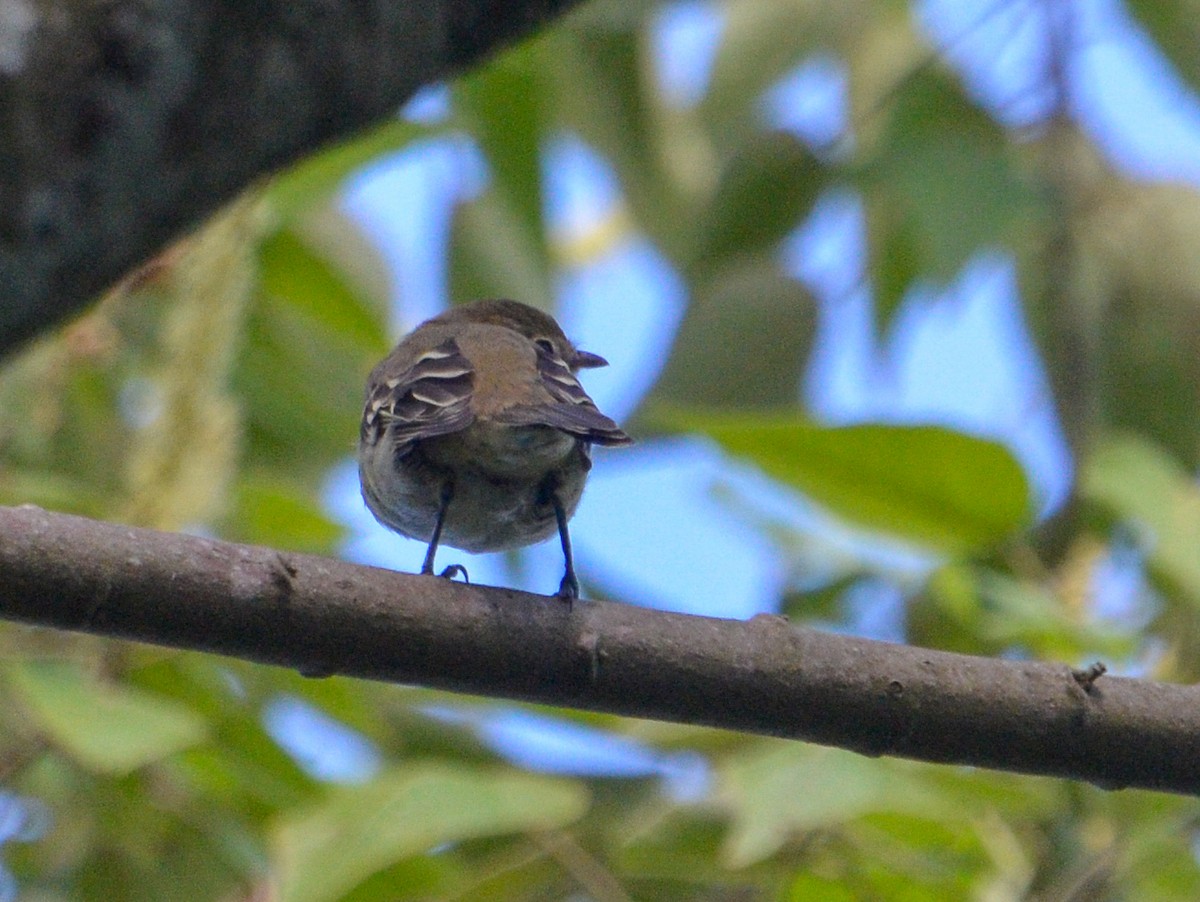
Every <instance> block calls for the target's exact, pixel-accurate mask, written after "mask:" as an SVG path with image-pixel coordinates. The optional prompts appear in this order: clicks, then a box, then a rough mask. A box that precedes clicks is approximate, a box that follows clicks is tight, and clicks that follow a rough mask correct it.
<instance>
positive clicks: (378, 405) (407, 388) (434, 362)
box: [362, 338, 475, 453]
mask: <svg viewBox="0 0 1200 902" xmlns="http://www.w3.org/2000/svg"><path fill="white" fill-rule="evenodd" d="M474 385H475V370H474V368H473V367H472V366H471V361H469V360H468V359H467V358H466V357H464V356H463V354H462V352H461V351H460V350H459V348H458V344H457V343H456V342H455V341H454V339H453V338H448V339H446V341H444V342H442V343H441V344H440V345H438V346H437V347H436V348H431V349H430V350H428V351H425V352H424V353H423V354H421V355H420V356H419V357H418V358H417V359H416V360H415V361H413V363H412V365H411V366H409V367H408V368H407V369H405V370H403V371H401V372H399V373H388V372H387V371H386V370H385V371H384V373H382V374H380V376H379V377H378V378H377V380H376V381H375V382H374V383H373V384H372V385H371V386H370V387H369V389H368V391H367V404H366V407H365V409H364V410H363V422H362V438H363V441H364V442H369V443H372V444H373V443H375V442H377V441H379V440H380V438H381V437H382V436H383V435H384V434H385V432H386V433H388V434H390V435H391V437H392V440H393V441H394V442H395V443H396V451H397V453H403V452H404V450H405V446H408V445H411V444H412V443H413V442H416V441H418V440H420V439H426V438H432V437H433V436H435V435H446V434H447V433H450V432H457V431H458V430H460V429H465V428H467V426H469V425H471V422H472V421H473V420H474V418H475V415H474V414H473V413H472V412H471V393H472V391H473V390H474Z"/></svg>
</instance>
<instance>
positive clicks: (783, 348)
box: [654, 253, 815, 407]
mask: <svg viewBox="0 0 1200 902" xmlns="http://www.w3.org/2000/svg"><path fill="white" fill-rule="evenodd" d="M693 292H694V293H693V295H692V298H691V300H690V302H689V303H688V306H687V311H686V313H685V315H684V318H683V322H682V323H681V324H680V326H679V332H678V335H677V336H676V338H675V345H674V347H673V348H672V350H671V355H670V357H669V358H668V359H667V365H666V368H665V369H664V370H663V373H662V375H661V376H660V377H659V380H658V382H657V384H656V385H655V386H654V400H655V401H666V402H669V403H672V404H693V405H694V404H702V405H706V406H707V405H711V406H714V407H715V406H722V407H724V406H728V407H746V406H751V405H753V406H758V407H765V406H771V407H780V406H783V405H786V404H791V403H793V402H794V401H795V398H796V386H797V385H798V384H799V383H800V378H801V375H802V373H803V371H804V362H805V360H806V358H807V356H808V348H809V345H810V343H811V340H812V336H813V333H814V326H815V323H814V320H815V307H814V305H813V303H812V300H811V299H810V298H809V295H808V292H807V291H806V290H805V288H804V286H803V285H801V284H800V283H799V282H798V281H796V280H795V279H793V278H792V277H791V276H789V275H788V274H787V273H785V272H784V271H783V269H782V267H781V266H780V264H779V260H778V255H777V254H772V253H760V254H757V255H742V256H738V257H734V258H729V259H727V260H725V261H724V265H722V266H720V267H719V268H717V269H716V270H715V271H713V272H710V273H707V274H706V277H705V278H704V279H703V281H701V282H699V283H698V284H695V285H694V286H693ZM764 336H770V340H769V341H764V340H763V337H764ZM751 347H752V348H754V353H753V354H747V353H746V348H751ZM731 374H736V376H732V375H731Z"/></svg>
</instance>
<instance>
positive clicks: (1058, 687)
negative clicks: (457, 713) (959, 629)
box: [0, 506, 1200, 794]
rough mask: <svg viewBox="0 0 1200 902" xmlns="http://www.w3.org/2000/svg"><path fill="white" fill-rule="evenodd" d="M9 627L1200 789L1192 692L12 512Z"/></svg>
mask: <svg viewBox="0 0 1200 902" xmlns="http://www.w3.org/2000/svg"><path fill="white" fill-rule="evenodd" d="M0 617H2V618H5V619H11V620H19V621H24V622H26V623H32V624H39V625H42V626H51V627H57V628H59V629H67V630H76V631H80V632H87V633H92V634H95V635H103V636H116V637H120V638H125V639H135V640H138V641H142V642H152V643H155V644H157V645H167V646H172V647H176V648H188V649H197V650H201V651H209V652H215V653H218V654H223V655H232V656H235V657H240V658H246V659H248V660H251V661H258V662H261V663H265V664H276V665H280V666H283V667H292V668H296V669H297V670H299V671H300V672H302V673H305V674H308V675H311V676H325V675H332V674H344V675H347V676H354V677H361V678H365V679H372V680H385V681H389V682H396V683H406V684H421V685H426V686H435V687H438V688H442V689H449V690H453V691H458V692H470V693H475V694H479V695H488V696H495V697H499V698H510V699H520V700H523V701H531V702H542V703H546V704H551V705H560V706H566V707H575V708H585V709H588V710H593V711H607V712H612V713H615V714H623V715H627V716H631V717H646V718H653V719H657V720H670V721H678V722H681V723H692V724H702V725H705V726H712V727H724V728H727V729H731V730H743V731H747V732H751V733H762V734H767V735H772V736H783V737H789V738H794V739H805V740H808V741H811V742H818V743H822V744H824V745H835V746H840V747H842V748H847V749H852V750H854V751H857V752H861V753H863V754H866V755H898V756H903V757H907V758H917V759H921V760H925V761H935V762H943V763H948V764H969V765H975V766H980V767H991V768H999V769H1002V770H1011V771H1020V772H1024V773H1031V774H1047V775H1052V776H1059V777H1069V778H1073V779H1080V780H1089V781H1091V782H1093V783H1097V784H1099V785H1101V786H1104V787H1107V788H1120V787H1126V786H1138V787H1144V788H1150V789H1161V790H1168V791H1172V792H1183V793H1192V794H1198V793H1200V693H1198V692H1197V690H1196V689H1195V688H1192V687H1185V686H1175V685H1167V684H1163V683H1153V682H1149V681H1146V680H1134V679H1123V678H1120V677H1107V676H1099V677H1098V678H1097V677H1096V675H1095V674H1073V673H1072V671H1071V670H1070V669H1069V668H1067V667H1065V666H1063V665H1061V664H1057V665H1056V664H1046V663H1037V662H1030V661H999V660H991V659H987V658H973V657H968V656H965V655H957V654H948V653H945V652H938V651H928V650H925V649H920V648H911V647H907V646H902V645H892V644H888V643H884V642H874V641H870V640H867V639H856V638H851V637H846V636H837V635H828V634H823V633H819V632H815V631H812V630H807V629H797V628H794V627H792V626H789V625H788V624H787V623H786V622H785V621H784V620H783V619H781V618H778V617H772V616H759V617H756V618H754V619H753V620H750V621H747V622H741V621H732V620H717V619H713V618H709V617H695V616H688V615H683V614H671V613H663V612H660V611H650V610H645V609H642V608H637V607H632V606H630V605H622V604H613V603H609V602H600V601H589V602H578V603H576V604H575V605H574V606H569V605H567V604H565V603H564V602H562V601H561V600H559V599H557V598H549V597H543V596H539V595H529V594H526V593H523V592H515V591H511V590H507V589H496V588H489V587H484V586H467V585H462V584H459V583H453V582H450V581H449V580H444V579H438V578H434V577H423V576H411V575H407V574H402V573H393V572H391V571H389V570H380V569H376V568H373V567H361V566H357V565H354V564H349V563H345V562H343V561H337V560H332V559H329V558H321V557H313V556H310V555H302V554H289V553H284V552H279V551H274V550H272V549H269V548H260V547H254V546H248V545H234V544H231V543H227V542H217V541H212V540H209V539H201V538H196V537H193V536H185V535H175V534H170V533H161V532H154V531H151V530H145V529H133V528H130V527H125V526H116V525H113V524H108V523H100V522H97V521H94V520H86V519H83V518H81V517H73V516H67V515H65V514H54V513H48V512H46V511H43V510H41V509H39V508H35V507H31V506H25V507H19V508H0ZM1089 677H1090V679H1089Z"/></svg>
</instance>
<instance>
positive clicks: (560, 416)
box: [496, 347, 633, 445]
mask: <svg viewBox="0 0 1200 902" xmlns="http://www.w3.org/2000/svg"><path fill="white" fill-rule="evenodd" d="M537 369H538V377H539V379H540V380H541V384H542V387H543V388H545V389H546V391H547V392H548V393H549V395H550V399H551V400H549V401H544V402H540V403H535V404H518V405H515V406H513V407H509V408H506V409H505V410H503V411H501V412H500V413H499V414H497V415H496V420H498V421H499V422H502V423H508V424H509V425H513V426H551V427H553V428H555V429H561V430H562V431H563V432H568V433H570V434H571V435H574V436H577V437H579V438H581V439H583V440H584V441H587V442H592V443H594V444H597V445H628V444H630V443H631V442H632V441H633V439H631V438H630V437H629V436H628V435H626V434H625V432H624V431H623V430H622V429H621V427H620V426H618V425H617V424H616V423H615V422H613V421H612V420H611V419H609V418H608V417H606V416H605V415H604V414H602V413H601V412H600V410H599V408H597V407H596V405H595V403H594V402H593V401H592V399H591V398H589V397H588V395H587V392H585V391H584V390H583V386H582V385H580V384H579V380H578V379H576V378H575V374H574V373H572V372H571V368H570V367H569V366H567V364H566V363H565V362H564V361H563V359H562V358H561V357H559V356H558V355H557V354H554V353H552V352H550V351H547V350H545V349H544V348H541V347H539V348H538V352H537Z"/></svg>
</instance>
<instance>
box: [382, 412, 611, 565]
mask: <svg viewBox="0 0 1200 902" xmlns="http://www.w3.org/2000/svg"><path fill="white" fill-rule="evenodd" d="M463 439H465V441H464V440H463ZM385 445H386V443H380V444H379V445H377V446H376V447H374V448H372V449H370V451H369V453H368V455H367V456H366V458H365V459H364V460H362V461H361V462H360V467H359V469H360V476H361V478H362V491H363V498H364V500H365V501H366V503H367V507H368V508H370V510H371V512H372V513H373V514H374V515H375V517H376V519H377V520H379V521H380V522H381V523H383V525H385V526H387V527H389V528H390V529H393V530H395V531H396V532H399V533H401V534H402V535H406V536H409V537H410V538H414V539H420V540H422V541H426V542H428V541H429V540H430V538H431V537H432V535H433V529H434V524H435V523H436V520H437V513H438V508H439V506H440V504H441V487H442V485H443V484H444V482H445V480H446V478H448V477H449V476H450V474H453V486H454V488H453V497H452V499H451V501H450V507H449V509H448V511H447V514H446V521H445V523H444V525H443V527H442V538H441V541H442V543H444V544H446V545H451V546H453V547H455V548H461V549H463V550H464V551H471V552H483V551H504V550H507V549H511V548H519V547H521V546H523V545H529V544H533V543H535V542H540V541H542V540H543V539H547V538H549V537H550V536H552V535H554V534H555V533H556V532H557V529H558V524H557V520H556V519H555V516H554V506H553V504H552V503H551V502H550V499H549V497H548V496H547V495H546V492H545V489H544V485H545V484H546V479H547V478H549V479H550V480H551V481H552V482H553V483H555V484H557V485H559V489H558V497H559V499H560V501H561V503H562V505H563V509H564V510H565V511H566V513H567V516H568V517H570V516H571V515H572V514H573V513H574V512H575V508H576V506H577V505H578V504H579V498H580V495H581V494H582V493H583V482H584V480H583V479H582V478H576V479H562V478H555V477H556V476H561V475H563V474H566V473H568V472H570V471H576V470H579V471H580V472H579V475H580V476H582V475H583V474H584V473H586V469H587V467H588V466H589V465H590V463H589V461H588V458H587V453H586V451H585V449H584V448H583V446H582V444H581V443H580V442H579V441H578V440H576V439H575V438H573V437H572V436H569V435H566V434H565V433H562V432H559V431H558V430H554V429H548V428H546V427H534V428H522V429H514V428H512V427H508V428H506V429H504V431H503V432H502V433H501V432H497V431H496V430H494V429H486V430H476V429H474V427H472V428H470V429H468V430H466V432H465V433H458V434H457V435H455V436H450V437H448V438H446V439H429V440H426V441H424V442H421V443H420V444H419V445H418V446H417V448H416V449H414V450H413V451H412V452H411V453H410V455H409V456H408V457H406V458H405V462H404V463H405V465H404V466H401V467H396V466H395V463H394V461H393V460H392V455H391V453H390V449H388V448H387V447H385ZM480 461H488V462H489V464H488V466H487V468H486V469H485V468H482V467H480V466H479V462H480Z"/></svg>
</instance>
